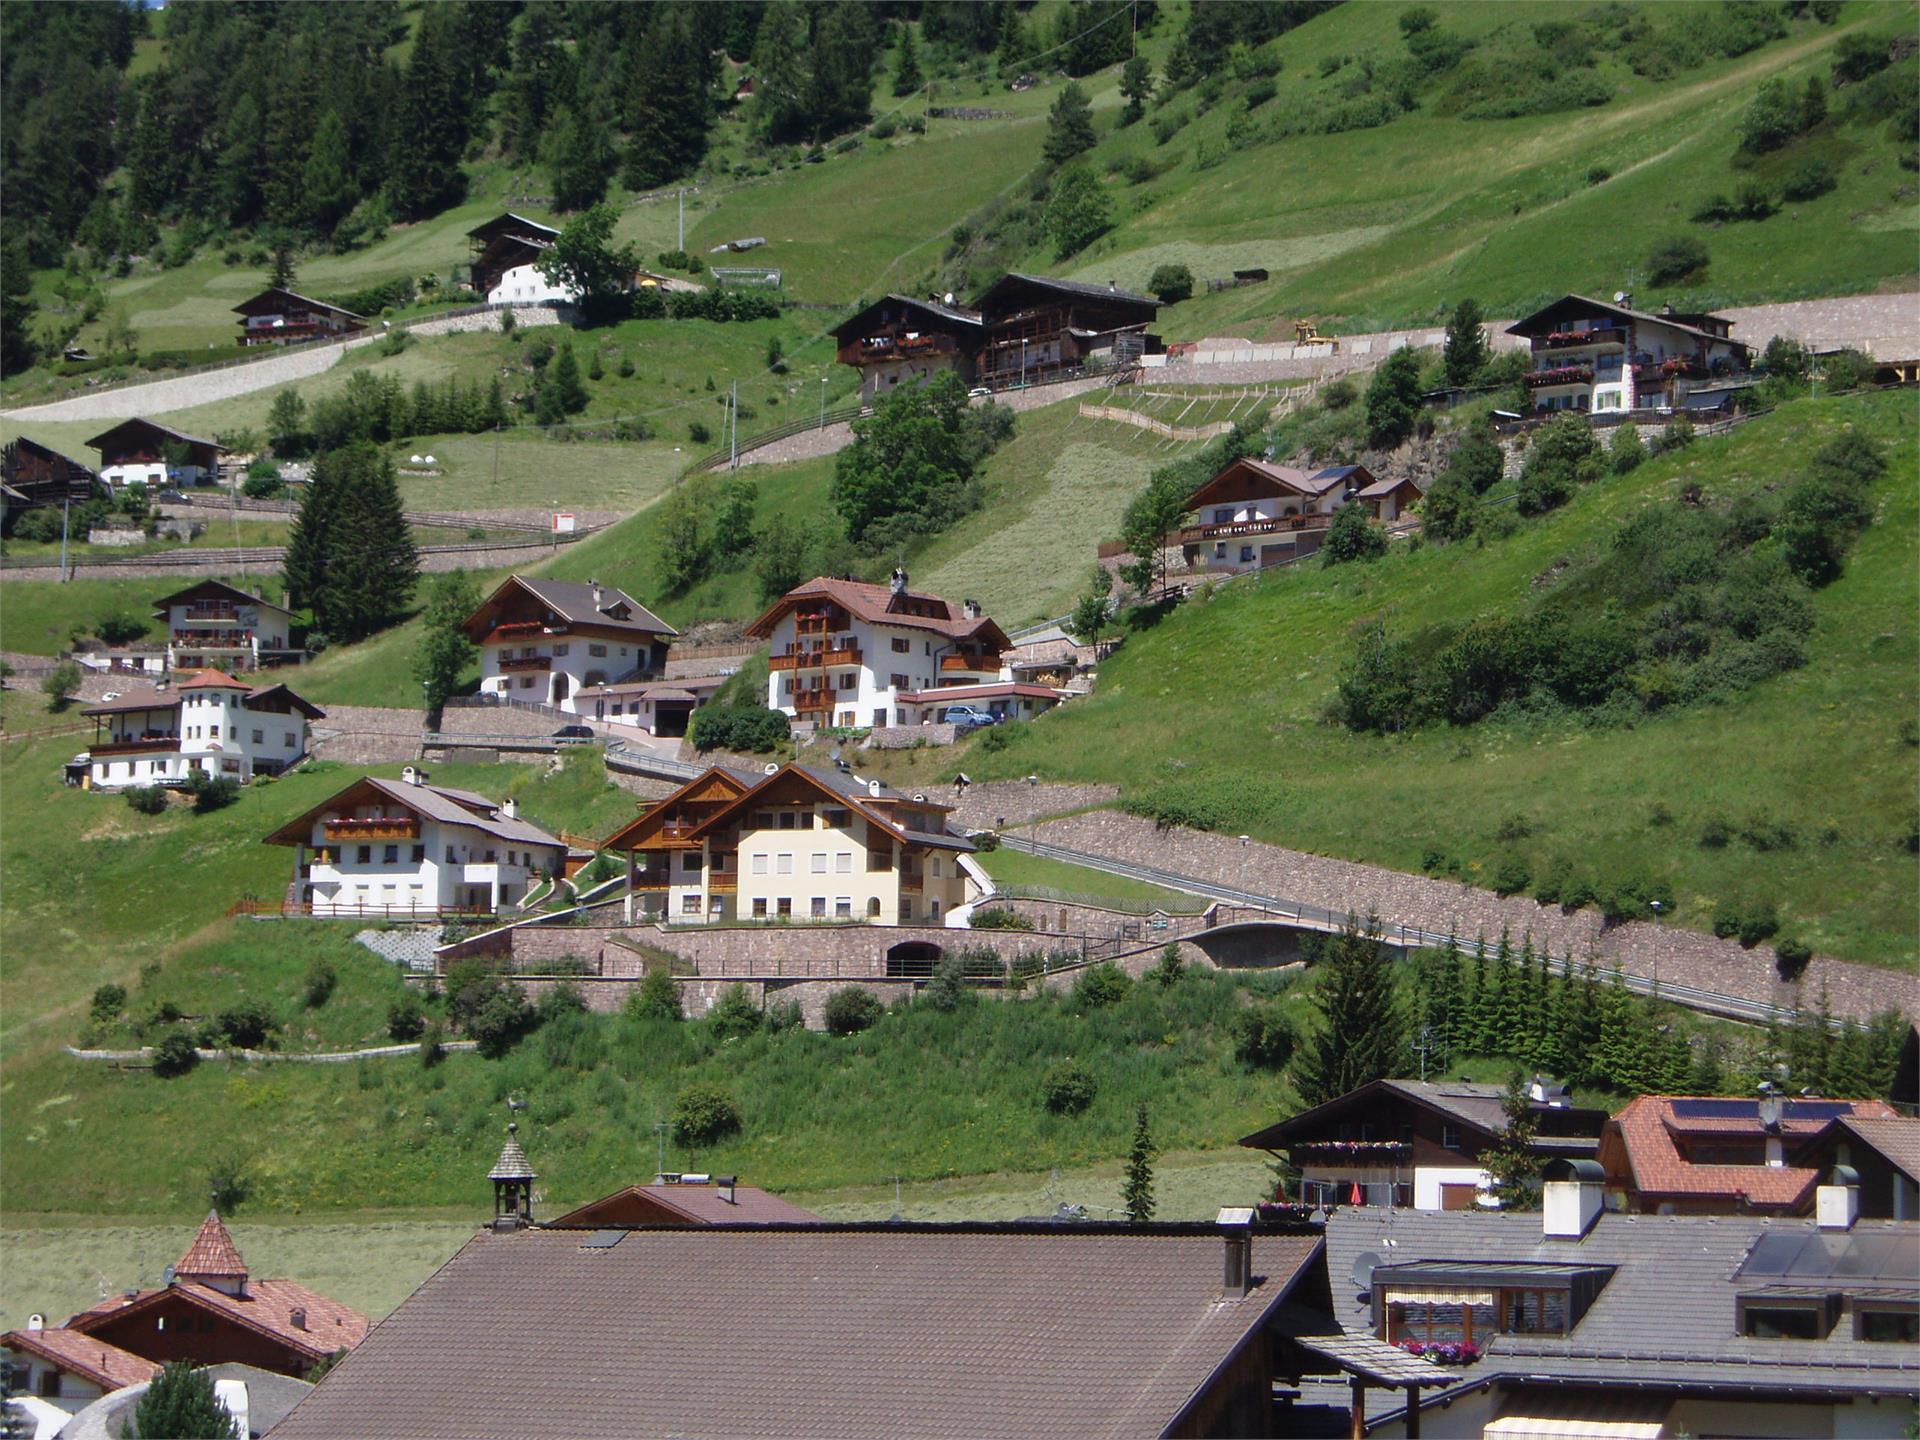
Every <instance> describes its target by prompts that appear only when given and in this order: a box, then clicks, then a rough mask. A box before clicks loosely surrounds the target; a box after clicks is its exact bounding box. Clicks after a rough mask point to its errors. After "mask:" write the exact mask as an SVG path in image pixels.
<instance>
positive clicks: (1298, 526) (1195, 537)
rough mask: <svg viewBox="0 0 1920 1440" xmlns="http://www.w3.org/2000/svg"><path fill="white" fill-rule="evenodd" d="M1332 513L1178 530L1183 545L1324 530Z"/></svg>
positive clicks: (1189, 527)
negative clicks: (1295, 531)
mask: <svg viewBox="0 0 1920 1440" xmlns="http://www.w3.org/2000/svg"><path fill="white" fill-rule="evenodd" d="M1331 524H1333V516H1331V515H1282V516H1280V517H1279V518H1278V519H1274V520H1235V521H1232V522H1230V523H1227V524H1222V525H1188V526H1186V527H1184V528H1183V529H1181V530H1180V531H1178V532H1177V534H1178V538H1179V540H1180V543H1181V544H1183V545H1192V544H1196V543H1198V542H1200V541H1202V540H1231V539H1233V538H1234V537H1235V536H1239V535H1272V534H1275V533H1284V532H1290V531H1294V530H1324V529H1326V528H1327V527H1328V526H1329V525H1331Z"/></svg>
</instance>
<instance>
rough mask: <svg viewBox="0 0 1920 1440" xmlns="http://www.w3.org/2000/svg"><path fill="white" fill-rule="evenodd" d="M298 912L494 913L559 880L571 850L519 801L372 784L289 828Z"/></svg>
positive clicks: (273, 840)
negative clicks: (523, 814) (524, 815)
mask: <svg viewBox="0 0 1920 1440" xmlns="http://www.w3.org/2000/svg"><path fill="white" fill-rule="evenodd" d="M266 843H267V844H269V845H288V846H291V847H293V849H294V852H295V858H294V889H293V891H292V892H291V893H292V894H293V895H294V896H295V897H297V898H295V900H294V904H295V906H296V908H297V909H299V910H302V911H305V912H306V913H310V914H312V915H315V916H320V917H324V916H342V915H391V916H397V917H401V918H405V917H408V916H416V915H417V916H429V917H430V916H433V915H436V914H443V913H447V912H462V913H476V914H492V913H494V912H496V911H498V910H500V909H501V908H502V907H504V906H509V905H516V904H518V903H520V902H521V901H523V900H524V899H525V898H526V896H527V894H528V892H529V891H531V890H533V889H534V888H535V887H536V886H538V885H540V884H541V883H542V882H543V881H545V880H547V879H549V878H550V877H552V876H555V875H558V874H559V873H560V871H561V868H562V866H563V865H564V863H565V860H566V855H567V846H566V842H564V841H563V840H561V839H560V838H559V837H558V836H556V835H553V834H550V833H549V832H547V831H545V830H543V829H541V828H540V827H539V826H538V825H535V824H533V823H532V822H531V821H527V820H522V819H521V818H520V816H519V814H518V812H517V810H516V809H515V806H514V802H513V801H512V800H505V801H501V802H500V803H498V804H495V803H494V802H493V801H491V800H489V799H487V797H486V796H484V795H476V794H474V793H473V792H472V791H470V790H452V789H448V788H447V787H445V786H442V785H429V784H428V783H427V775H426V773H425V772H424V771H422V770H420V769H418V768H416V767H414V766H412V765H409V766H408V767H407V768H406V769H405V770H404V771H402V772H401V777H400V779H399V780H397V781H396V780H382V779H379V778H377V777H375V776H372V775H368V776H365V777H363V778H362V779H359V780H356V781H354V783H353V784H351V785H349V786H348V787H347V788H346V789H344V790H342V791H340V793H339V794H337V795H335V796H333V797H332V798H331V799H329V800H327V801H325V802H323V803H322V804H319V805H316V806H314V807H313V809H311V810H309V811H307V813H306V814H304V815H301V816H299V817H298V818H297V819H294V820H290V821H288V822H287V823H286V824H285V825H283V826H281V827H280V828H279V829H278V830H276V831H274V832H273V833H272V834H271V835H269V836H267V838H266Z"/></svg>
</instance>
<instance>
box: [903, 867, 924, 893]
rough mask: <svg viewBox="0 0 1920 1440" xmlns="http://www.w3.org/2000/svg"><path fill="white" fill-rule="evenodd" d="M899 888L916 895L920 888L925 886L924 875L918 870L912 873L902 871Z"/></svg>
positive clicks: (922, 888)
mask: <svg viewBox="0 0 1920 1440" xmlns="http://www.w3.org/2000/svg"><path fill="white" fill-rule="evenodd" d="M900 888H901V889H902V890H906V891H910V892H911V893H913V894H915V895H918V894H919V893H920V892H921V891H922V890H924V889H926V888H927V882H926V877H925V876H924V875H921V874H920V873H918V872H915V873H914V874H912V875H908V874H905V873H902V874H901V876H900Z"/></svg>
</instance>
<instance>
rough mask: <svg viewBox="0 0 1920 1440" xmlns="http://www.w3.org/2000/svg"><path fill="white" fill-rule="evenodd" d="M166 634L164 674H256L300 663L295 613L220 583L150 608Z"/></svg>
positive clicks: (209, 583) (198, 587)
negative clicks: (269, 667)
mask: <svg viewBox="0 0 1920 1440" xmlns="http://www.w3.org/2000/svg"><path fill="white" fill-rule="evenodd" d="M153 607H154V608H153V618H154V619H156V620H159V621H161V622H163V624H164V625H165V628H166V646H167V668H168V669H169V670H201V669H205V668H207V667H209V666H214V667H218V668H219V669H222V670H257V669H259V668H260V667H261V666H263V665H276V664H281V663H284V662H286V661H293V660H299V659H301V658H303V657H304V655H305V653H306V652H304V651H303V650H300V649H298V648H296V647H295V646H294V644H293V612H292V611H290V610H288V609H287V608H286V607H285V606H284V605H276V604H274V603H273V602H272V601H271V600H267V599H264V598H262V597H261V596H259V595H255V594H253V593H251V592H250V591H246V590H241V589H239V588H237V587H235V586H232V585H229V584H227V583H226V582H225V581H224V580H202V581H200V582H199V583H198V584H194V585H189V586H188V587H187V588H186V589H185V590H176V591H175V592H174V593H173V594H171V595H162V596H161V597H160V598H159V599H158V600H155V601H154V602H153Z"/></svg>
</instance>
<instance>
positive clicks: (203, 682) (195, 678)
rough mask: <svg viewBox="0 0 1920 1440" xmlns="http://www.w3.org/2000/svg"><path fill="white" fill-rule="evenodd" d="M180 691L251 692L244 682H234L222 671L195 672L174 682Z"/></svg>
mask: <svg viewBox="0 0 1920 1440" xmlns="http://www.w3.org/2000/svg"><path fill="white" fill-rule="evenodd" d="M174 683H175V684H176V685H177V686H178V687H179V688H180V689H182V690H252V689H253V686H251V685H249V684H247V683H246V681H244V680H236V679H234V678H233V676H231V675H229V674H227V673H226V671H224V670H195V671H193V672H191V673H190V674H186V675H182V676H181V677H180V678H179V679H178V680H177V681H175V682H174Z"/></svg>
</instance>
